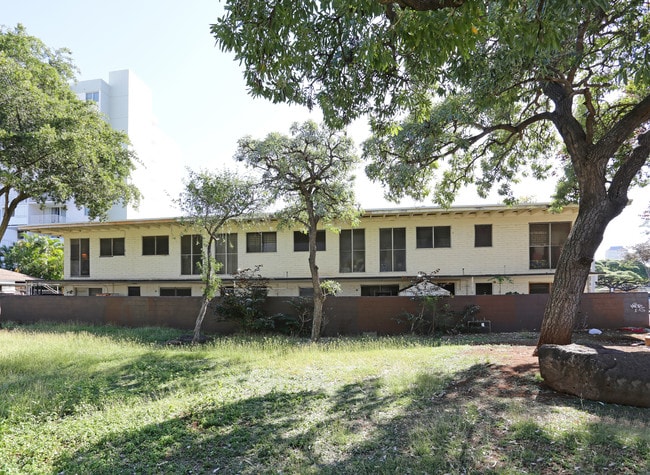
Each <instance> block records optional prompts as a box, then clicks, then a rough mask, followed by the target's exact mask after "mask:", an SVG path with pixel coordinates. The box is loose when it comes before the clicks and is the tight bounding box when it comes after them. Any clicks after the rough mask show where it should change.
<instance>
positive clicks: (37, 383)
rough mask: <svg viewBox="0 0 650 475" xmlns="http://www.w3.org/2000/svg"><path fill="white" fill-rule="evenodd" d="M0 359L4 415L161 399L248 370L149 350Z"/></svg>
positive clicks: (0, 410)
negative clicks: (104, 356) (105, 356)
mask: <svg viewBox="0 0 650 475" xmlns="http://www.w3.org/2000/svg"><path fill="white" fill-rule="evenodd" d="M31 363H32V362H29V361H17V360H16V359H11V360H3V359H0V374H4V375H7V376H5V378H4V380H3V381H2V382H0V388H1V389H2V400H1V401H0V417H2V418H6V417H9V415H10V414H11V413H13V412H16V413H19V414H32V415H33V416H36V417H39V416H40V415H43V416H44V417H45V416H47V417H51V416H52V415H56V416H57V417H65V416H69V415H72V414H75V413H76V412H77V411H78V410H81V409H83V410H87V409H88V408H89V407H93V408H95V409H101V408H102V407H104V406H107V405H110V404H112V403H115V402H118V403H126V404H128V403H129V401H130V400H139V399H142V398H145V399H149V398H158V397H162V396H164V395H165V394H167V393H169V392H171V391H174V390H176V389H178V387H181V386H187V385H190V384H198V383H197V381H198V380H199V378H200V376H201V374H202V373H203V372H205V371H208V370H209V371H210V374H211V375H213V376H215V377H219V375H221V374H227V373H231V372H233V371H243V370H244V368H243V367H241V366H239V365H235V366H236V367H233V365H232V363H229V362H219V361H217V360H215V359H206V358H203V357H200V355H197V354H194V353H190V352H187V353H179V352H177V353H174V354H165V353H163V352H160V351H149V352H146V353H144V354H137V355H135V356H128V357H126V358H124V359H123V360H122V361H115V360H111V361H102V360H101V359H91V358H88V359H86V358H80V359H77V360H74V359H70V358H67V357H66V355H63V356H61V355H59V359H57V360H51V361H48V362H47V363H44V364H40V365H39V364H36V365H34V364H31Z"/></svg>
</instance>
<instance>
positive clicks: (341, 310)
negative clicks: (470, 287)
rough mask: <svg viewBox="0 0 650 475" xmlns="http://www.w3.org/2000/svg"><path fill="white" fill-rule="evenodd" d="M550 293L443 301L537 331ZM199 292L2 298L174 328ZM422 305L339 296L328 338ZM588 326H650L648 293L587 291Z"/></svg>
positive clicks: (58, 312)
mask: <svg viewBox="0 0 650 475" xmlns="http://www.w3.org/2000/svg"><path fill="white" fill-rule="evenodd" d="M547 298H548V296H547V295H484V296H457V297H454V298H449V299H444V300H443V301H442V302H441V304H444V303H447V304H449V306H450V308H451V309H452V310H456V311H462V309H464V308H465V307H466V306H467V305H474V304H476V305H479V306H480V308H481V309H480V312H479V313H478V315H477V316H476V318H479V319H487V320H490V321H491V324H492V331H494V332H501V331H520V330H538V329H539V327H540V324H541V321H542V315H543V312H544V305H545V304H546V300H547ZM287 301H288V299H287V298H286V297H270V298H269V300H268V303H267V311H268V313H269V314H274V313H279V312H282V313H291V306H290V305H289V304H288V303H287ZM200 303H201V299H200V298H199V297H113V296H111V297H57V296H46V295H43V296H15V295H4V296H0V311H1V313H0V320H4V321H15V322H19V323H20V322H23V323H28V322H35V321H39V320H43V321H55V322H68V321H73V322H86V323H90V324H96V325H101V324H112V325H124V326H169V327H174V328H180V329H187V330H191V329H192V328H194V321H195V319H196V315H197V313H198V311H199V306H200ZM418 309H419V307H418V303H417V302H416V301H413V300H411V299H410V298H408V297H334V298H332V297H331V298H329V299H327V300H326V302H325V308H324V310H325V317H326V320H327V325H326V327H325V328H324V331H323V333H324V335H327V336H335V335H357V334H362V333H364V332H372V333H375V332H376V333H377V334H379V335H388V334H399V333H405V332H407V331H408V326H407V325H404V324H402V325H400V324H399V323H398V322H397V321H396V317H397V316H398V315H399V314H400V313H402V312H405V311H407V312H411V313H416V312H418ZM581 312H582V315H585V316H586V325H587V326H588V327H590V328H591V327H595V328H601V329H607V328H620V327H624V326H635V327H648V326H649V325H650V323H649V322H648V294H647V293H628V294H623V293H620V294H618V293H617V294H584V295H583V296H582V304H581ZM203 329H204V331H205V332H207V333H223V334H227V333H232V332H234V331H236V330H237V326H236V325H235V324H233V323H232V322H223V321H217V319H216V318H215V317H214V312H213V311H212V309H209V310H208V315H206V318H205V321H204V326H203Z"/></svg>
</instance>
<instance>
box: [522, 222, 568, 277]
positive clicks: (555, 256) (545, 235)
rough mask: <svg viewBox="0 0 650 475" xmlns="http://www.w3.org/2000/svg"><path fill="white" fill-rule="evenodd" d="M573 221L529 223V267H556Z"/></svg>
mask: <svg viewBox="0 0 650 475" xmlns="http://www.w3.org/2000/svg"><path fill="white" fill-rule="evenodd" d="M571 226H572V225H571V221H551V222H540V223H528V246H529V260H528V267H529V269H556V268H557V263H558V261H559V259H560V253H561V252H562V248H563V247H564V244H565V243H566V241H567V239H568V237H569V233H570V232H571Z"/></svg>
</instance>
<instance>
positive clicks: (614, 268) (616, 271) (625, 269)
mask: <svg viewBox="0 0 650 475" xmlns="http://www.w3.org/2000/svg"><path fill="white" fill-rule="evenodd" d="M596 272H597V273H599V274H600V275H599V276H598V281H597V282H596V285H597V286H598V287H606V288H608V289H609V291H610V292H614V291H615V290H619V291H622V292H631V291H633V290H636V289H638V288H639V287H643V286H644V285H646V284H647V283H648V271H647V269H646V268H645V266H644V265H643V263H642V262H640V261H632V260H624V261H619V260H612V259H606V260H603V261H596Z"/></svg>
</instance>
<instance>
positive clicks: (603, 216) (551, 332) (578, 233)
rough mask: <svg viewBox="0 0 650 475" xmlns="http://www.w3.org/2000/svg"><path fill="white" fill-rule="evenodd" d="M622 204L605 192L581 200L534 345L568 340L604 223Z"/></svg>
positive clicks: (605, 226)
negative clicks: (597, 197) (612, 199)
mask: <svg viewBox="0 0 650 475" xmlns="http://www.w3.org/2000/svg"><path fill="white" fill-rule="evenodd" d="M624 207H625V205H621V204H620V203H616V202H612V201H610V200H609V199H608V198H607V196H606V195H605V196H603V197H602V198H601V200H599V202H594V201H592V202H581V203H580V211H579V212H578V217H577V219H576V221H575V223H574V225H573V228H572V229H571V233H570V234H569V237H568V239H567V241H566V243H565V244H564V247H563V248H562V252H561V254H560V259H559V261H558V265H557V268H556V271H555V279H554V281H553V288H552V289H551V295H550V296H549V300H548V303H547V304H546V308H545V310H544V319H543V320H542V328H541V331H540V335H539V341H538V342H537V348H539V347H540V346H541V345H544V344H556V345H568V344H570V343H571V337H572V334H573V329H574V327H575V322H576V318H577V315H578V311H579V307H580V297H581V295H582V293H583V292H584V289H585V286H586V284H587V279H588V277H589V271H590V269H591V264H592V262H593V260H594V255H595V253H596V250H597V249H598V246H599V245H600V243H601V242H602V240H603V234H604V232H605V229H606V228H607V225H608V224H609V223H610V221H611V220H612V219H614V218H615V217H616V216H618V215H619V214H620V213H621V211H622V210H623V208H624ZM535 354H537V349H535Z"/></svg>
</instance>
